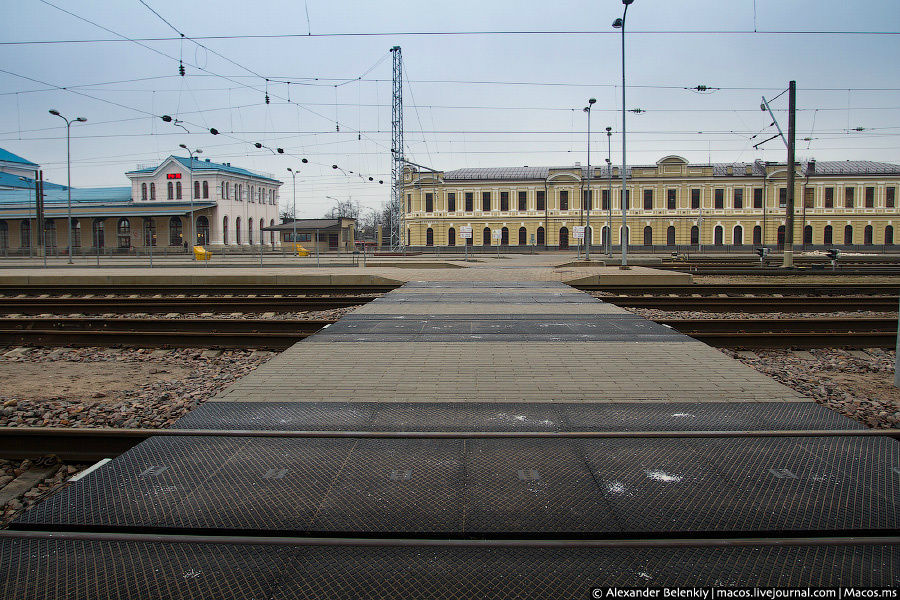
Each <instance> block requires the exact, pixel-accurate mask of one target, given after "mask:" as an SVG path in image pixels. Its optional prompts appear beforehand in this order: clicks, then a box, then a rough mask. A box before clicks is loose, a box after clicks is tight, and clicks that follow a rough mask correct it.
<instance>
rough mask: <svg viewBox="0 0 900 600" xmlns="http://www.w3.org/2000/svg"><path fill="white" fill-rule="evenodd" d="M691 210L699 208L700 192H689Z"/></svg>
mask: <svg viewBox="0 0 900 600" xmlns="http://www.w3.org/2000/svg"><path fill="white" fill-rule="evenodd" d="M691 208H693V209H699V208H700V190H696V189H694V190H691Z"/></svg>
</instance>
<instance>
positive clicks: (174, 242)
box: [169, 217, 184, 246]
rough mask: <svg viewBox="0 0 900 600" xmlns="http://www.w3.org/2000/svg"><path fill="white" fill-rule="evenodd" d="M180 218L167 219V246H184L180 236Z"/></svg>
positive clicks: (182, 238)
mask: <svg viewBox="0 0 900 600" xmlns="http://www.w3.org/2000/svg"><path fill="white" fill-rule="evenodd" d="M181 232H182V228H181V217H172V218H171V219H169V245H170V246H181V245H182V244H184V237H183V236H182V234H181Z"/></svg>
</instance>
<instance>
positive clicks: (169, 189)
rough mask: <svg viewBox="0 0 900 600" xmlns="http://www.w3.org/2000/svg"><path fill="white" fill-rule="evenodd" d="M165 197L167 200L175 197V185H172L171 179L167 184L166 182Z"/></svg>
mask: <svg viewBox="0 0 900 600" xmlns="http://www.w3.org/2000/svg"><path fill="white" fill-rule="evenodd" d="M166 198H167V199H168V200H174V199H175V186H174V185H172V182H171V181H170V182H169V183H168V184H166Z"/></svg>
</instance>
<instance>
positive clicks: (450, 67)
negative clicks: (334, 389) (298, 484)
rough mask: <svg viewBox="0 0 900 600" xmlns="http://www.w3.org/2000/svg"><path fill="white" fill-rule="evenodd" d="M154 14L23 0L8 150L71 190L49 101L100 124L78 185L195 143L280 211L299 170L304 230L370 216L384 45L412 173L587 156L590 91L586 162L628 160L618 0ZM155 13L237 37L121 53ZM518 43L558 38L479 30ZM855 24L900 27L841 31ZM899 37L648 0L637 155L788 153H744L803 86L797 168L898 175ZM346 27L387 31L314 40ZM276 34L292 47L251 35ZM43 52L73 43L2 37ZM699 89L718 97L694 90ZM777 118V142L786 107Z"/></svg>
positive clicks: (874, 7)
mask: <svg viewBox="0 0 900 600" xmlns="http://www.w3.org/2000/svg"><path fill="white" fill-rule="evenodd" d="M144 1H145V2H146V4H147V5H149V7H150V8H152V9H153V10H155V11H156V12H157V13H159V16H157V15H156V14H154V13H153V12H151V10H150V8H148V6H147V5H145V4H143V3H142V2H141V1H140V0H115V1H110V0H105V1H99V0H80V1H78V2H74V1H66V0H49V1H45V0H29V1H27V2H21V3H18V4H17V5H16V10H14V11H13V10H6V11H4V18H3V23H2V25H0V42H3V44H2V45H0V52H2V60H0V63H2V64H0V69H2V71H3V72H0V147H3V148H5V149H7V150H9V151H11V152H14V153H16V154H19V155H21V156H24V157H26V158H28V159H30V160H32V161H34V162H37V163H40V164H41V165H43V167H44V173H45V178H47V179H50V180H52V181H56V182H59V183H65V158H66V153H65V128H64V126H63V123H62V121H61V120H59V119H58V118H57V117H53V116H51V115H49V114H48V113H47V110H48V109H50V108H55V109H57V110H59V111H60V112H62V113H63V114H64V115H66V116H69V117H76V116H83V117H86V118H87V119H88V123H87V124H84V125H76V126H73V128H72V133H73V141H72V154H73V171H72V184H73V185H74V186H82V187H83V186H117V185H127V184H128V181H127V179H126V178H125V176H124V172H125V171H127V170H130V169H133V168H135V167H136V166H137V165H139V164H140V165H146V164H156V163H157V162H158V161H159V160H160V159H162V158H165V157H166V156H168V155H169V154H173V153H175V154H178V153H179V151H180V149H179V147H178V145H179V144H180V143H185V144H188V145H190V146H191V147H193V148H202V149H203V156H204V157H208V158H211V159H212V160H214V161H227V162H231V163H233V164H235V165H239V166H243V167H246V168H250V169H254V170H258V171H263V172H267V173H271V174H274V175H275V176H276V177H277V178H279V179H281V180H283V181H285V182H286V184H285V186H283V187H282V190H281V199H282V204H283V205H284V204H287V203H289V202H290V201H291V178H290V176H289V174H288V173H287V171H286V167H288V166H291V167H301V160H300V159H301V158H307V159H308V160H309V163H308V164H307V165H303V166H302V168H301V175H300V177H298V178H297V208H298V213H299V214H300V215H302V216H321V214H322V213H323V212H324V211H325V210H326V209H327V207H328V206H330V205H331V204H333V201H332V200H330V199H328V198H327V196H333V197H336V198H341V199H346V198H347V197H352V198H353V199H354V200H358V201H360V203H361V204H362V205H363V206H368V207H376V208H377V207H378V206H380V205H381V204H382V203H383V202H385V201H386V200H387V199H388V196H389V191H390V187H389V180H390V144H391V56H390V52H389V49H390V48H391V46H394V45H399V46H401V47H402V54H403V67H404V76H405V77H404V79H405V81H404V86H403V100H404V104H405V118H404V123H405V129H406V155H407V158H409V159H410V160H413V161H415V162H418V163H421V164H424V165H427V166H429V167H432V168H434V169H438V170H444V171H447V170H451V169H456V168H461V167H477V166H486V167H487V166H522V165H530V166H536V165H571V164H573V163H575V162H576V161H578V162H581V163H582V164H585V163H586V161H587V156H586V150H587V138H586V130H587V120H586V115H585V114H584V113H583V111H582V108H583V107H584V106H585V105H586V104H587V100H588V98H590V97H595V98H596V99H597V103H596V104H595V105H594V109H593V113H592V114H593V116H592V123H591V125H592V130H593V132H594V133H593V136H592V138H591V142H592V143H591V162H592V163H593V164H600V163H602V162H603V161H604V160H605V158H606V157H607V137H606V134H605V128H606V126H612V128H613V135H612V160H613V162H614V163H617V164H618V163H620V162H621V159H622V157H621V135H620V132H621V113H620V112H617V111H621V87H620V85H621V49H620V43H621V37H620V34H619V33H618V31H617V30H613V29H612V28H611V27H610V25H611V23H612V21H613V20H614V19H615V18H616V17H619V16H621V14H622V8H623V7H622V4H621V1H620V0H592V1H582V0H558V1H557V2H554V3H548V2H536V1H533V0H515V1H512V0H490V1H487V2H485V1H483V0H482V1H477V2H476V1H474V0H457V1H456V2H454V3H431V2H403V1H399V0H397V1H382V2H325V1H322V0H309V1H308V2H303V0H294V1H291V2H273V1H260V2H246V1H244V2H235V1H231V0H220V1H217V2H207V1H201V0H196V1H194V2H183V1H179V2H176V1H174V0H144ZM51 3H52V4H51ZM54 5H55V7H54ZM60 9H64V10H65V11H69V12H70V13H72V14H67V13H66V12H63V10H60ZM307 12H308V18H307ZM76 15H77V16H76ZM79 17H81V19H79ZM161 17H162V18H161ZM163 18H164V19H165V20H166V21H168V22H169V23H171V25H172V26H174V28H176V29H177V30H178V31H179V32H181V33H183V34H184V35H185V36H187V38H191V37H193V36H229V38H228V39H221V38H220V39H197V40H196V41H197V42H199V43H200V44H203V45H204V46H206V47H207V48H208V49H209V50H207V49H204V48H202V47H199V46H198V44H197V43H195V42H194V41H191V40H190V39H185V40H184V41H179V40H177V39H175V40H163V41H128V40H123V37H122V36H125V37H128V38H132V39H135V38H161V37H174V38H178V37H179V35H178V33H176V31H175V30H173V28H172V27H170V26H169V25H167V24H166V23H165V22H164V21H163V20H162V19H163ZM82 19H86V20H89V21H93V22H94V23H95V24H91V23H88V22H86V21H85V20H82ZM100 26H102V27H103V28H106V29H107V30H104V29H103V28H101V27H100ZM510 31H517V32H553V33H516V34H498V33H484V32H510ZM754 31H756V33H754ZM773 31H777V32H785V31H790V32H796V31H820V32H831V33H818V34H796V33H794V34H785V33H766V32H773ZM849 31H852V32H894V33H895V35H847V34H843V35H840V34H836V33H834V32H849ZM898 31H900V2H898V1H897V0H871V1H868V2H846V1H845V0H756V2H754V1H753V0H727V1H723V0H636V2H635V3H634V4H633V5H631V7H630V8H629V10H628V20H627V32H628V33H627V35H626V44H627V48H626V68H627V84H628V87H627V99H626V108H628V109H643V110H644V111H646V112H642V113H640V114H635V113H628V120H627V122H628V125H627V128H628V138H627V139H628V163H629V164H647V163H654V162H656V161H657V160H658V159H659V158H661V157H662V156H665V155H669V154H678V155H681V156H684V157H686V158H687V159H688V160H690V161H692V162H707V161H709V160H712V161H716V162H728V161H750V160H753V159H757V158H760V159H763V160H784V159H785V148H784V145H783V143H782V142H781V141H780V140H778V139H776V140H772V141H770V142H768V143H766V144H765V145H763V146H762V147H761V148H760V149H759V150H755V149H754V148H753V147H752V145H753V144H754V143H757V142H759V141H761V140H764V139H766V138H768V137H770V136H771V135H773V134H774V133H776V131H775V129H774V128H773V127H770V123H771V119H770V118H769V117H768V115H767V114H765V113H762V112H761V111H760V109H759V105H760V96H762V95H765V96H766V97H767V98H772V97H775V96H777V95H778V94H779V93H780V92H781V91H782V90H783V89H785V88H786V87H787V82H788V81H789V80H791V79H795V80H796V81H797V87H798V101H797V104H798V108H799V109H800V112H798V116H797V127H798V134H797V139H798V143H797V148H798V156H799V157H800V158H816V159H818V160H844V159H868V160H878V161H887V162H895V163H900V143H898V142H900V68H898V64H897V59H898V57H900V35H896V32H898ZM438 32H481V33H476V34H472V35H432V34H434V33H438ZM557 32H579V33H557ZM689 32H694V33H689ZM728 32H731V33H728ZM735 32H740V33H735ZM309 33H312V34H313V35H312V36H309V35H307V34H309ZM348 33H354V34H385V35H323V34H348ZM426 34H427V35H426ZM268 35H283V36H284V37H277V38H260V37H248V36H268ZM231 36H235V37H231ZM48 40H49V41H56V42H60V41H62V42H65V43H49V44H36V43H30V44H9V42H35V41H48ZM75 40H94V41H88V42H84V41H82V42H75ZM96 40H118V41H96ZM217 54H218V55H217ZM179 59H180V60H181V61H182V62H183V64H184V67H185V71H186V76H185V77H181V76H179V74H178V66H179ZM23 76H24V77H23ZM25 77H27V78H31V79H26V78H25ZM266 78H268V79H269V82H268V84H267V82H266ZM285 82H290V83H289V84H288V83H285ZM698 85H705V86H708V87H710V88H719V89H710V90H709V91H707V92H705V93H701V92H698V91H696V90H691V89H690V88H695V87H696V86H698ZM267 86H268V94H269V99H270V103H269V104H266V103H265V95H266V88H267ZM632 86H634V87H632ZM60 88H68V89H66V90H63V89H60ZM288 99H289V100H290V102H288ZM773 107H775V108H777V109H778V111H777V112H776V116H777V117H778V119H779V121H780V122H781V123H782V126H783V127H785V128H786V127H787V114H786V112H784V111H785V110H786V108H787V95H786V94H785V95H783V96H781V97H780V98H778V99H777V100H775V102H774V103H773ZM164 114H167V115H171V116H173V117H175V118H177V119H180V120H182V121H183V123H182V124H183V127H184V128H185V129H187V130H188V131H187V132H186V131H185V130H184V129H182V128H181V127H176V126H174V125H173V124H171V123H164V122H163V121H162V120H161V119H160V116H161V115H164ZM61 126H62V127H61ZM210 127H215V128H216V129H218V130H219V131H220V132H221V134H220V135H218V136H213V135H211V134H210V133H209V132H208V129H209V128H210ZM858 127H862V128H864V130H863V131H856V130H855V129H856V128H858ZM338 129H339V130H340V131H338ZM755 134H758V135H757V137H755V138H751V136H754V135H755ZM254 142H259V143H261V144H264V145H265V146H269V147H271V148H278V147H282V148H284V149H285V152H286V154H285V155H282V156H275V155H273V154H271V153H270V152H268V151H267V150H265V149H262V150H259V149H256V148H254V147H253V143H254ZM182 152H183V151H182ZM332 164H338V165H339V166H340V167H341V168H342V169H343V170H344V171H345V172H347V173H348V174H347V175H346V176H345V175H343V174H341V173H340V172H339V171H336V170H334V169H332V168H331V165H332ZM349 171H353V172H354V174H352V175H351V174H349ZM356 173H360V174H363V175H364V176H365V177H366V180H365V181H364V180H362V179H360V178H359V177H357V175H356ZM369 176H371V177H374V178H375V180H376V183H369V182H368V181H367V178H368V177H369ZM378 179H382V180H384V184H383V185H378V184H377V180H378Z"/></svg>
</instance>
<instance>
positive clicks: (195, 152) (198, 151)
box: [194, 148, 203, 154]
mask: <svg viewBox="0 0 900 600" xmlns="http://www.w3.org/2000/svg"><path fill="white" fill-rule="evenodd" d="M194 154H203V150H201V149H200V148H197V149H196V150H194Z"/></svg>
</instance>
